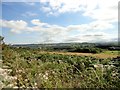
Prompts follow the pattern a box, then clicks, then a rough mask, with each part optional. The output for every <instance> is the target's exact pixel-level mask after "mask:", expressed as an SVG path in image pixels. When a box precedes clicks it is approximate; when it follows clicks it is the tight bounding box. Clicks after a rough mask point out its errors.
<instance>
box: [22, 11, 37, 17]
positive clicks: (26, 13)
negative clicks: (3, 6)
mask: <svg viewBox="0 0 120 90" xmlns="http://www.w3.org/2000/svg"><path fill="white" fill-rule="evenodd" d="M22 16H24V17H34V16H38V14H37V13H33V12H25V13H23V14H22Z"/></svg>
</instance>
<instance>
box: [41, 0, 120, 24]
mask: <svg viewBox="0 0 120 90" xmlns="http://www.w3.org/2000/svg"><path fill="white" fill-rule="evenodd" d="M118 1H119V0H69V1H68V0H40V3H41V4H43V6H42V8H43V11H45V12H47V13H48V14H50V15H59V14H61V13H66V12H79V11H82V12H83V16H87V17H91V18H92V19H95V20H107V21H110V22H116V21H117V16H118V11H117V9H118ZM46 4H48V5H47V6H45V5H46Z"/></svg>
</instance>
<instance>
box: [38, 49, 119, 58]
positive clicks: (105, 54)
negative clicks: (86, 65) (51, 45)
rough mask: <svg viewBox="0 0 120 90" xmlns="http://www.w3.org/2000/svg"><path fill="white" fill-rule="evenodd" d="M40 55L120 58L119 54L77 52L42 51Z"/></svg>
mask: <svg viewBox="0 0 120 90" xmlns="http://www.w3.org/2000/svg"><path fill="white" fill-rule="evenodd" d="M40 53H49V54H62V55H77V56H92V57H96V58H102V59H106V58H115V57H117V56H119V55H118V54H116V55H115V54H109V53H99V54H93V53H76V52H46V51H41V52H40Z"/></svg>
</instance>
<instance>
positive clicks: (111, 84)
mask: <svg viewBox="0 0 120 90" xmlns="http://www.w3.org/2000/svg"><path fill="white" fill-rule="evenodd" d="M94 55H95V54H94ZM117 59H118V60H116V59H115V61H114V58H107V59H106V58H95V57H92V56H84V55H73V54H69V55H68V53H67V54H60V53H49V52H45V53H41V52H40V51H37V50H27V49H17V48H9V47H5V48H4V49H3V65H5V66H8V67H9V68H10V69H12V71H11V72H10V73H9V75H10V76H13V77H14V76H16V77H17V79H15V80H14V81H13V82H12V83H14V86H17V87H25V88H26V87H37V88H120V83H119V82H120V78H119V73H118V72H119V69H120V62H119V58H117Z"/></svg>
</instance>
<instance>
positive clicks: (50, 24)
mask: <svg viewBox="0 0 120 90" xmlns="http://www.w3.org/2000/svg"><path fill="white" fill-rule="evenodd" d="M93 2H94V3H93ZM105 3H107V4H105ZM117 5H118V0H114V1H113V0H106V1H104V0H91V1H90V0H86V1H84V0H70V1H69V2H68V0H63V1H62V0H40V1H39V2H2V4H1V7H2V19H1V21H2V25H0V27H1V28H2V35H3V36H4V37H5V42H6V43H8V44H9V43H11V44H28V43H61V42H62V43H64V42H65V43H66V42H109V41H115V40H117V38H118V29H117V22H118V20H117V15H118V14H117V13H118V12H117V7H118V6H117Z"/></svg>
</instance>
